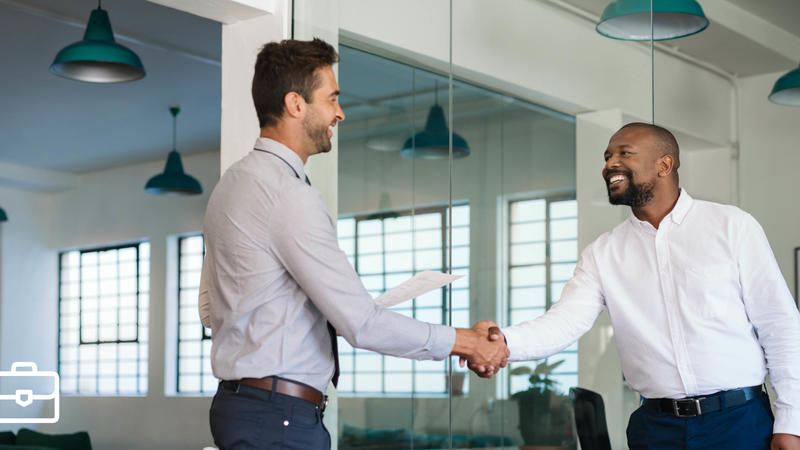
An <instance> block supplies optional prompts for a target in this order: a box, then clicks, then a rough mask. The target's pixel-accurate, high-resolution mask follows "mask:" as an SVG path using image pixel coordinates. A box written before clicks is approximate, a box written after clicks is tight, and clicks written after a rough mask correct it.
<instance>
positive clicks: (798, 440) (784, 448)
mask: <svg viewBox="0 0 800 450" xmlns="http://www.w3.org/2000/svg"><path fill="white" fill-rule="evenodd" d="M770 450H800V436H795V435H793V434H787V433H775V434H773V435H772V445H771V446H770Z"/></svg>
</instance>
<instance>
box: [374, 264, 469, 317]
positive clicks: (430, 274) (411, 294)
mask: <svg viewBox="0 0 800 450" xmlns="http://www.w3.org/2000/svg"><path fill="white" fill-rule="evenodd" d="M461 277H463V275H450V274H447V273H442V272H434V271H431V270H426V271H424V272H420V273H418V274H416V275H414V276H413V277H411V278H409V279H408V280H406V281H404V282H402V283H400V285H398V286H397V287H395V288H394V289H390V290H388V291H386V292H384V293H383V294H381V295H379V296H378V297H376V298H375V303H377V304H378V306H380V307H383V308H389V307H391V306H394V305H398V304H400V303H403V302H405V301H407V300H411V299H412V298H415V297H419V296H420V295H422V294H424V293H426V292H429V291H432V290H434V289H438V288H440V287H442V286H444V285H447V284H450V283H452V282H453V281H456V280H457V279H459V278H461Z"/></svg>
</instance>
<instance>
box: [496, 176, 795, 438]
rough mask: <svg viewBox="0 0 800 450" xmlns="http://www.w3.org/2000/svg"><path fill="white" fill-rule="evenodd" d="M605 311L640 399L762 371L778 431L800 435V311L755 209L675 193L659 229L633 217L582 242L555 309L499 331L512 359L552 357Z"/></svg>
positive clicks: (750, 377)
mask: <svg viewBox="0 0 800 450" xmlns="http://www.w3.org/2000/svg"><path fill="white" fill-rule="evenodd" d="M604 308H607V309H608V314H609V316H610V317H611V323H612V324H613V325H614V337H615V341H616V344H617V349H618V351H619V357H620V361H621V363H622V370H623V372H624V373H625V377H626V379H627V380H628V383H630V385H631V387H632V388H633V389H635V390H636V391H638V392H639V393H640V394H642V395H643V396H645V397H647V398H662V397H667V398H682V397H688V396H696V395H705V394H710V393H713V392H717V391H721V390H728V389H735V388H741V387H746V386H755V385H759V384H761V383H763V382H764V377H765V375H766V374H767V371H769V375H770V381H771V382H772V385H773V386H774V387H775V392H776V393H777V398H776V399H775V425H774V429H773V431H774V432H775V433H790V434H800V314H798V311H797V307H796V306H795V304H794V301H793V299H792V296H791V293H790V292H789V289H788V287H787V286H786V282H785V281H784V280H783V276H782V275H781V271H780V268H779V267H778V263H777V262H776V261H775V257H774V256H773V255H772V250H771V249H770V246H769V242H767V237H766V236H765V235H764V231H763V230H762V229H761V226H759V224H758V222H756V220H755V219H754V218H753V217H752V216H751V215H750V214H748V213H746V212H744V211H742V210H741V209H739V208H737V207H735V206H729V205H720V204H718V203H711V202H706V201H702V200H694V199H692V197H691V196H689V194H688V193H687V192H686V191H685V190H681V193H680V196H679V197H678V202H677V203H676V204H675V207H674V208H673V209H672V211H671V212H670V213H669V214H668V215H667V216H666V217H664V219H663V220H662V221H661V223H660V224H659V226H658V229H656V228H654V227H653V226H652V225H651V224H650V223H648V222H645V221H641V220H639V219H637V218H636V216H634V215H631V216H630V218H629V219H628V220H626V221H625V222H623V223H621V224H619V225H618V226H617V227H615V228H614V229H613V230H611V231H610V232H608V233H605V234H603V235H602V236H600V237H599V238H597V240H596V241H594V242H593V243H591V244H590V245H589V246H587V247H586V249H585V250H584V251H583V254H582V255H581V259H580V261H579V262H578V265H577V267H576V268H575V274H574V275H573V277H572V279H571V280H570V281H569V282H568V283H567V285H566V286H565V287H564V290H563V292H562V294H561V298H560V299H559V300H558V303H556V304H555V305H554V306H553V307H552V308H551V309H550V311H548V312H547V313H546V314H544V315H542V316H540V317H539V318H537V319H534V320H531V321H528V322H523V323H520V324H517V325H514V326H512V327H509V328H505V329H503V333H505V336H506V339H507V341H508V347H509V349H510V350H511V358H509V360H515V361H516V360H524V359H537V358H543V357H546V356H549V355H551V354H554V353H556V352H559V351H560V350H562V349H564V348H566V347H567V346H569V345H570V344H572V343H573V342H575V340H577V339H578V338H579V337H580V336H581V335H582V334H583V333H585V332H586V331H587V330H589V328H591V326H592V323H593V322H594V320H595V318H597V315H598V314H600V312H601V311H602V310H603V309H604Z"/></svg>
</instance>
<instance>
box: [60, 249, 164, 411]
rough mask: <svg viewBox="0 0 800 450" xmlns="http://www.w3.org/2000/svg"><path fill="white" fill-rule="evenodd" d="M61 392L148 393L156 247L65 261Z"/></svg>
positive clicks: (71, 254)
mask: <svg viewBox="0 0 800 450" xmlns="http://www.w3.org/2000/svg"><path fill="white" fill-rule="evenodd" d="M59 273H60V277H59V288H60V289H59V345H58V346H59V352H58V368H59V374H60V376H61V392H62V393H65V394H90V395H92V394H99V395H141V394H146V393H147V333H148V311H149V307H148V306H149V289H150V244H149V243H147V242H140V243H133V244H126V245H120V246H115V247H106V248H99V249H84V250H71V251H65V252H61V254H60V255H59Z"/></svg>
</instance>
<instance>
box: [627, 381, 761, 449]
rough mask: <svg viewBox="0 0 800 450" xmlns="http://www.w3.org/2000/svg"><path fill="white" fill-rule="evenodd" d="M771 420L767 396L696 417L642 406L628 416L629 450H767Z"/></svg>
mask: <svg viewBox="0 0 800 450" xmlns="http://www.w3.org/2000/svg"><path fill="white" fill-rule="evenodd" d="M773 421H774V418H773V416H772V410H771V409H770V407H769V398H767V396H766V394H764V395H761V396H759V397H757V398H754V399H752V400H750V401H748V402H747V403H745V404H743V405H739V406H735V407H732V408H727V409H723V410H720V411H715V412H712V413H708V414H702V415H699V416H696V417H687V418H683V417H675V416H674V415H671V414H669V413H663V412H659V411H656V410H653V409H650V408H645V407H644V406H642V407H639V409H637V410H636V411H634V412H633V414H631V418H630V421H629V422H628V431H627V434H628V447H630V448H631V450H640V449H641V450H644V449H647V450H673V449H675V450H677V449H692V450H694V449H708V450H712V449H714V450H717V449H725V450H739V449H741V450H760V449H769V444H770V440H771V439H772V423H773Z"/></svg>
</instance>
